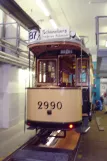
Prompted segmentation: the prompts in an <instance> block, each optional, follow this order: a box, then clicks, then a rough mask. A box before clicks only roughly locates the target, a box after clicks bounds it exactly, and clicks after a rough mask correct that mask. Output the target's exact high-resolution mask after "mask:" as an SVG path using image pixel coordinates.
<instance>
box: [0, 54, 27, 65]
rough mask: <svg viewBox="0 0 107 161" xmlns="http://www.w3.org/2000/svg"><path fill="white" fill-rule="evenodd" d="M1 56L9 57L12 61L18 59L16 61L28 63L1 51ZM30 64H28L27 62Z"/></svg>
mask: <svg viewBox="0 0 107 161" xmlns="http://www.w3.org/2000/svg"><path fill="white" fill-rule="evenodd" d="M0 55H3V56H5V57H9V58H11V59H13V60H14V59H16V61H22V62H23V63H26V61H24V60H22V59H20V58H17V57H15V56H13V55H10V54H7V53H5V52H3V51H0ZM27 63H28V62H27Z"/></svg>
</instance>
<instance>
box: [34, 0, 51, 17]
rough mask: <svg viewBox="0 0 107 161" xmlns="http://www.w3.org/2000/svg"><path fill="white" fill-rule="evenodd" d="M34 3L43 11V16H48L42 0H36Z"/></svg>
mask: <svg viewBox="0 0 107 161" xmlns="http://www.w3.org/2000/svg"><path fill="white" fill-rule="evenodd" d="M36 4H37V5H38V6H39V7H40V9H41V10H42V11H43V12H44V14H45V16H50V13H49V11H48V9H47V8H46V6H45V4H44V3H43V1H42V0H36Z"/></svg>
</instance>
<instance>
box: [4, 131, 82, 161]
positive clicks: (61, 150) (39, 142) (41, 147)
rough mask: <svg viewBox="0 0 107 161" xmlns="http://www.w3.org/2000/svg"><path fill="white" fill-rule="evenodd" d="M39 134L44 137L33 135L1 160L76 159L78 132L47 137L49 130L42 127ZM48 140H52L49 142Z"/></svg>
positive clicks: (42, 160) (43, 160)
mask: <svg viewBox="0 0 107 161" xmlns="http://www.w3.org/2000/svg"><path fill="white" fill-rule="evenodd" d="M72 133H73V134H72ZM41 134H45V136H46V137H45V138H44V139H43V138H41V137H40V136H38V135H35V136H34V137H33V138H32V139H30V140H29V141H28V142H26V143H25V144H24V145H22V146H21V147H20V148H18V149H17V150H16V151H14V152H13V153H12V154H11V155H9V156H8V157H6V158H5V159H4V160H3V161H24V160H25V161H33V160H35V161H60V160H61V161H76V156H77V154H78V147H79V143H80V140H81V136H80V135H79V134H76V133H74V132H68V134H67V137H66V138H64V139H58V138H56V139H52V137H51V138H50V137H49V135H50V132H49V131H46V130H44V129H42V130H41V131H40V132H39V135H41ZM76 135H77V136H76ZM50 140H52V141H51V143H50V144H49V141H50ZM71 140H72V141H71ZM75 140H76V143H75V146H74V147H73V146H72V145H71V144H74V143H73V142H75ZM70 141H71V143H70Z"/></svg>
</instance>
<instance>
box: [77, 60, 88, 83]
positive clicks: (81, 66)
mask: <svg viewBox="0 0 107 161" xmlns="http://www.w3.org/2000/svg"><path fill="white" fill-rule="evenodd" d="M77 64H78V71H77V83H83V84H84V83H85V84H87V82H88V59H83V60H82V61H81V59H78V60H77Z"/></svg>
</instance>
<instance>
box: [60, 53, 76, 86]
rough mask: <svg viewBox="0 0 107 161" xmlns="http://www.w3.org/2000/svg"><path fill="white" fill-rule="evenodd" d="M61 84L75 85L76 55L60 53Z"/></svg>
mask: <svg viewBox="0 0 107 161" xmlns="http://www.w3.org/2000/svg"><path fill="white" fill-rule="evenodd" d="M58 65H59V84H60V86H62V87H72V86H75V73H76V70H75V68H76V56H75V55H59V57H58Z"/></svg>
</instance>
